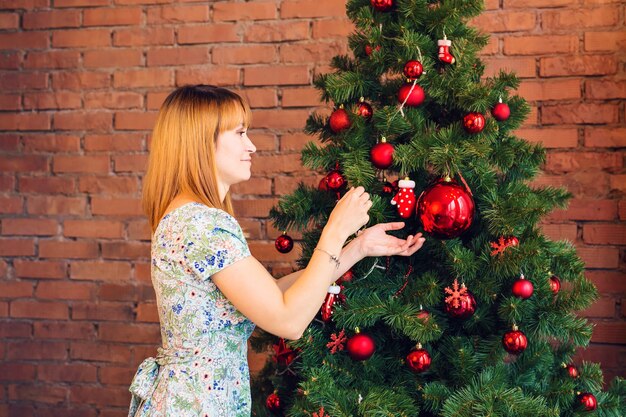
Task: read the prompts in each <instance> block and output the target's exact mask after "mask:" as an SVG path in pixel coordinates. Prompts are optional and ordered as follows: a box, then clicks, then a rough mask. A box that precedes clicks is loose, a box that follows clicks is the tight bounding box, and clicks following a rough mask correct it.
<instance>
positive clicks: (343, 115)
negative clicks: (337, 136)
mask: <svg viewBox="0 0 626 417" xmlns="http://www.w3.org/2000/svg"><path fill="white" fill-rule="evenodd" d="M328 124H329V125H330V130H332V131H333V132H335V133H339V132H341V131H343V130H346V129H348V128H349V127H350V126H351V125H352V122H351V121H350V116H349V115H348V112H347V111H345V109H343V108H341V107H340V108H338V109H337V110H335V111H334V112H332V114H331V115H330V119H329V120H328Z"/></svg>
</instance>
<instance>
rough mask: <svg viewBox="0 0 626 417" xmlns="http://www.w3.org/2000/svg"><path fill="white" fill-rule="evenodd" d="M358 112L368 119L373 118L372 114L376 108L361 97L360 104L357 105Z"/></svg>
mask: <svg viewBox="0 0 626 417" xmlns="http://www.w3.org/2000/svg"><path fill="white" fill-rule="evenodd" d="M356 114H358V115H359V116H361V117H363V118H364V119H366V120H369V119H371V118H372V115H373V114H374V110H372V106H370V104H369V103H368V102H366V101H365V99H364V98H363V97H361V99H360V100H359V104H358V105H357V108H356Z"/></svg>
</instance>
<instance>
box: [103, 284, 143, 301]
mask: <svg viewBox="0 0 626 417" xmlns="http://www.w3.org/2000/svg"><path fill="white" fill-rule="evenodd" d="M97 298H98V299H99V300H103V301H134V300H136V298H137V297H136V292H135V286H134V285H129V284H109V283H102V284H100V286H99V288H98V296H97Z"/></svg>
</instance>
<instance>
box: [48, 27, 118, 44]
mask: <svg viewBox="0 0 626 417" xmlns="http://www.w3.org/2000/svg"><path fill="white" fill-rule="evenodd" d="M52 46H53V47H54V48H80V47H95V46H111V30H110V29H90V28H89V29H69V30H57V31H54V32H52Z"/></svg>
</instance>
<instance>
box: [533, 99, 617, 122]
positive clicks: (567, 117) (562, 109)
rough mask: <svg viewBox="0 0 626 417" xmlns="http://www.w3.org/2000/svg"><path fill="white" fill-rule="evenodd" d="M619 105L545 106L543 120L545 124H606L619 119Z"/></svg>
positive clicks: (579, 104) (577, 104)
mask: <svg viewBox="0 0 626 417" xmlns="http://www.w3.org/2000/svg"><path fill="white" fill-rule="evenodd" d="M618 111H619V108H618V105H617V104H593V103H576V104H563V103H560V104H558V105H545V106H543V109H542V115H541V120H542V122H543V123H544V124H548V125H552V124H558V125H562V124H587V123H589V124H605V123H615V122H617V120H618V118H619V114H618Z"/></svg>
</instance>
